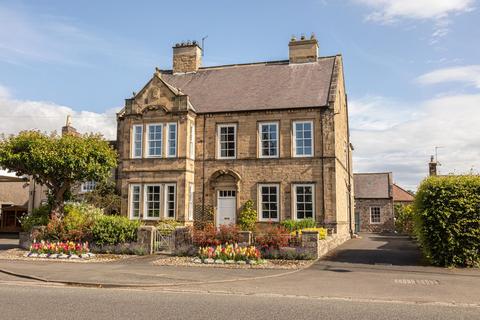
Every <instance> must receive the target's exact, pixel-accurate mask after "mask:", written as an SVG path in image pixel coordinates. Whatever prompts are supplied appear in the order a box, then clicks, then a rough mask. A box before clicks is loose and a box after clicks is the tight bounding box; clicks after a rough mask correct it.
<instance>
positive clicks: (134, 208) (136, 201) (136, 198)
mask: <svg viewBox="0 0 480 320" xmlns="http://www.w3.org/2000/svg"><path fill="white" fill-rule="evenodd" d="M131 197H132V199H131V207H130V210H131V213H130V214H131V216H132V217H134V218H138V217H139V216H140V186H132V193H131Z"/></svg>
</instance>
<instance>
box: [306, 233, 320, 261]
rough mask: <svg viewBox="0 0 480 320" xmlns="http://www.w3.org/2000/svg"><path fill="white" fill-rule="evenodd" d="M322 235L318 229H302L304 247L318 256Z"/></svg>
mask: <svg viewBox="0 0 480 320" xmlns="http://www.w3.org/2000/svg"><path fill="white" fill-rule="evenodd" d="M319 239H320V237H319V235H318V231H302V248H303V249H304V250H305V251H306V252H308V253H310V254H312V255H313V256H314V257H315V258H318V256H319V255H318V249H319V247H318V241H319Z"/></svg>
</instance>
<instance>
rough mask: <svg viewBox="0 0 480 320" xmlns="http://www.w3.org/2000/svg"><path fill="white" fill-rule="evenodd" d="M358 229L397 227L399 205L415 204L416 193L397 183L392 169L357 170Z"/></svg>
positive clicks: (354, 176) (356, 222) (373, 230)
mask: <svg viewBox="0 0 480 320" xmlns="http://www.w3.org/2000/svg"><path fill="white" fill-rule="evenodd" d="M353 180H354V185H355V232H382V231H394V230H395V205H396V204H401V205H408V204H412V203H413V202H414V200H415V198H414V196H413V195H412V194H411V193H409V192H407V191H406V190H405V189H403V188H402V187H400V186H398V185H397V184H395V183H394V182H393V177H392V173H391V172H381V173H355V174H354V175H353Z"/></svg>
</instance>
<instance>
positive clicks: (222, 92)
mask: <svg viewBox="0 0 480 320" xmlns="http://www.w3.org/2000/svg"><path fill="white" fill-rule="evenodd" d="M334 64H335V57H322V58H319V59H318V61H317V62H313V63H298V64H289V62H288V61H276V62H262V63H250V64H243V65H229V66H218V67H205V68H200V69H199V70H198V71H197V72H195V73H181V74H172V71H171V70H167V71H165V70H163V71H161V78H162V79H163V80H164V81H165V82H166V83H168V84H169V85H171V86H173V87H175V88H177V89H179V90H181V91H182V92H183V93H185V94H187V95H188V96H189V98H190V102H191V103H192V105H193V107H194V108H195V110H196V111H197V112H198V113H213V112H232V111H251V110H272V109H287V108H288V109H290V108H305V107H322V106H326V105H327V104H328V94H329V88H330V83H331V78H332V72H333V68H334Z"/></svg>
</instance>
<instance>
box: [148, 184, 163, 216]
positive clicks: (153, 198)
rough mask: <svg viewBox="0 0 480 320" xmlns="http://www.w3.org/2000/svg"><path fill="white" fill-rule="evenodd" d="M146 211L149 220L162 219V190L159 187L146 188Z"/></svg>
mask: <svg viewBox="0 0 480 320" xmlns="http://www.w3.org/2000/svg"><path fill="white" fill-rule="evenodd" d="M146 189H147V190H146V198H147V199H146V209H147V217H148V218H159V217H160V190H161V187H160V186H158V185H154V186H152V185H150V186H146Z"/></svg>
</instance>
